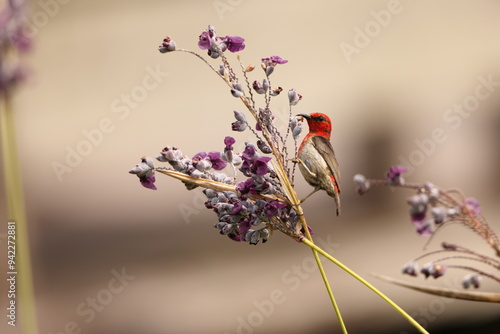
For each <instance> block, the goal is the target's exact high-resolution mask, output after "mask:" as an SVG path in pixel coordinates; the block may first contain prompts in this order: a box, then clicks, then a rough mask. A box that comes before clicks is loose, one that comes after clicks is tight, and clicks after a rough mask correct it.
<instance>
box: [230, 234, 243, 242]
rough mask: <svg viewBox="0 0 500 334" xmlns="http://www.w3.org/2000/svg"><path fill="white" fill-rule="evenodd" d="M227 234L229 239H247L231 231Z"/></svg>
mask: <svg viewBox="0 0 500 334" xmlns="http://www.w3.org/2000/svg"><path fill="white" fill-rule="evenodd" d="M227 236H228V237H229V239H231V240H234V241H237V242H241V241H245V238H243V237H242V236H241V235H238V234H234V233H230V234H228V235H227Z"/></svg>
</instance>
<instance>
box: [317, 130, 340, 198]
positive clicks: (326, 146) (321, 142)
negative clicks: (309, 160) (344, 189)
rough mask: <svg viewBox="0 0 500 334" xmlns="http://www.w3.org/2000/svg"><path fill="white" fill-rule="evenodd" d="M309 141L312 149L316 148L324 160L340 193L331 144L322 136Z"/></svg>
mask: <svg viewBox="0 0 500 334" xmlns="http://www.w3.org/2000/svg"><path fill="white" fill-rule="evenodd" d="M311 140H312V142H313V144H314V147H316V149H317V150H318V151H319V152H320V153H321V155H322V156H323V157H324V158H325V161H326V164H327V165H328V168H329V169H330V172H331V173H332V175H333V176H334V177H335V183H336V186H337V189H338V190H339V193H340V169H339V163H338V162H337V159H336V158H335V152H334V151H333V147H332V144H331V143H330V141H329V140H328V139H326V138H325V137H322V136H313V137H312V138H311Z"/></svg>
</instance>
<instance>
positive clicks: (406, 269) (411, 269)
mask: <svg viewBox="0 0 500 334" xmlns="http://www.w3.org/2000/svg"><path fill="white" fill-rule="evenodd" d="M401 271H402V273H403V274H406V275H410V276H417V273H418V264H417V263H416V262H415V261H411V262H408V263H407V264H405V265H404V266H403V268H402V270H401Z"/></svg>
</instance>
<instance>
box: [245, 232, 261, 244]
mask: <svg viewBox="0 0 500 334" xmlns="http://www.w3.org/2000/svg"><path fill="white" fill-rule="evenodd" d="M259 240H260V232H259V231H258V230H257V231H256V230H249V231H248V232H247V233H245V241H247V242H248V243H250V245H257V244H258V243H259Z"/></svg>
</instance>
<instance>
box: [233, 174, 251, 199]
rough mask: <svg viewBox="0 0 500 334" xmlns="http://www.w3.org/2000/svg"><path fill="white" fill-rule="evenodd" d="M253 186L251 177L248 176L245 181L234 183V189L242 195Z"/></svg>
mask: <svg viewBox="0 0 500 334" xmlns="http://www.w3.org/2000/svg"><path fill="white" fill-rule="evenodd" d="M252 187H253V179H252V178H249V179H246V180H245V181H241V182H240V183H238V184H237V185H236V190H237V191H238V192H239V193H241V194H242V195H246V194H248V193H249V192H250V189H251V188H252Z"/></svg>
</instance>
